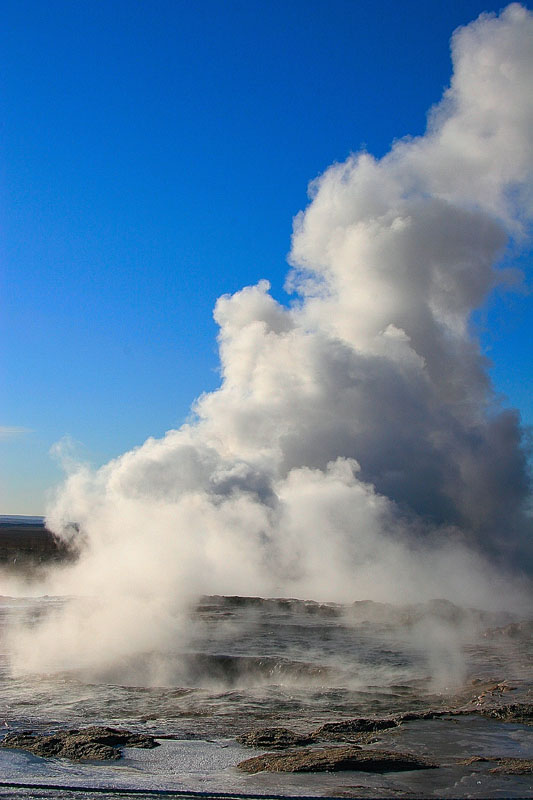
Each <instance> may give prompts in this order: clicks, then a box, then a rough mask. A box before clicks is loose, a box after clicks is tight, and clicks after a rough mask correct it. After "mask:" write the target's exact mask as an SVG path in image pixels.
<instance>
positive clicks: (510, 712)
mask: <svg viewBox="0 0 533 800" xmlns="http://www.w3.org/2000/svg"><path fill="white" fill-rule="evenodd" d="M479 713H480V714H481V715H482V716H483V717H489V719H499V720H501V721H502V722H521V723H522V724H524V725H533V703H508V704H507V705H502V706H493V707H492V708H482V709H479Z"/></svg>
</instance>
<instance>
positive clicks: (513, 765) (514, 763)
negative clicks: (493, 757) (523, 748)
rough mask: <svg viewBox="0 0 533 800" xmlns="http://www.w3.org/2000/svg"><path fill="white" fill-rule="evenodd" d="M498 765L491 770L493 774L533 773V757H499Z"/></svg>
mask: <svg viewBox="0 0 533 800" xmlns="http://www.w3.org/2000/svg"><path fill="white" fill-rule="evenodd" d="M497 761H498V763H497V766H496V767H493V768H492V769H490V770H489V772H491V773H492V774H493V775H532V774H533V758H499V759H498V760H497Z"/></svg>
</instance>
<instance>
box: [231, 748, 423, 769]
mask: <svg viewBox="0 0 533 800" xmlns="http://www.w3.org/2000/svg"><path fill="white" fill-rule="evenodd" d="M437 766H438V764H435V763H433V762H431V761H428V760H427V759H425V758H419V757H418V756H413V755H411V754H410V753H395V752H391V751H387V750H363V749H361V748H358V747H356V746H353V745H352V746H351V747H326V748H321V749H319V750H314V749H310V748H306V749H303V750H291V751H289V752H286V753H265V754H264V755H262V756H256V757H255V758H249V759H247V760H246V761H241V763H240V764H238V767H239V769H241V770H242V771H243V772H248V773H251V774H254V773H256V772H263V771H266V772H338V771H340V770H354V771H360V772H398V771H400V770H411V769H433V768H435V767H437Z"/></svg>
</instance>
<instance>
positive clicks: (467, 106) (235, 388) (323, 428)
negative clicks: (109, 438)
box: [14, 4, 533, 667]
mask: <svg viewBox="0 0 533 800" xmlns="http://www.w3.org/2000/svg"><path fill="white" fill-rule="evenodd" d="M532 42H533V15H531V14H530V13H528V12H527V11H526V10H525V9H524V8H522V7H521V6H519V5H517V4H513V5H511V6H509V7H508V8H507V9H505V10H504V11H503V12H502V13H501V15H500V16H499V17H495V16H492V15H491V16H488V15H482V16H481V17H480V18H479V19H478V20H477V21H475V22H473V23H472V24H470V25H469V26H467V27H465V28H462V29H460V30H458V31H456V33H455V34H454V36H453V40H452V54H453V64H454V73H453V78H452V81H451V85H450V88H449V89H448V90H447V91H446V92H445V93H444V96H443V99H442V101H441V102H440V104H439V105H438V106H436V107H435V108H434V109H432V111H431V112H430V115H429V123H428V129H427V132H426V133H425V135H424V136H422V137H419V138H415V139H406V140H402V141H399V142H397V143H395V144H394V146H393V147H392V149H391V151H390V153H389V154H388V155H386V156H385V157H384V158H382V159H381V160H376V159H374V158H373V157H372V156H371V155H370V154H368V153H359V154H357V155H353V156H351V157H350V158H349V159H348V160H347V161H346V162H344V163H342V164H334V165H333V166H332V167H330V168H329V169H328V170H326V172H325V173H324V174H323V175H322V176H320V177H319V178H318V179H317V180H316V181H314V182H313V183H312V184H311V188H310V196H311V202H310V205H309V206H308V208H307V209H306V210H305V211H304V212H301V213H300V214H299V215H298V216H297V217H296V220H295V225H294V236H293V241H292V249H291V254H290V261H291V264H292V266H293V269H292V271H291V273H290V275H289V277H288V286H289V288H290V289H292V290H293V291H294V292H296V296H297V300H296V301H295V302H294V304H293V305H292V307H291V308H286V307H284V306H282V305H280V304H278V303H277V302H276V301H275V300H274V299H273V298H272V297H271V296H270V294H269V284H268V282H267V281H261V282H260V283H259V284H258V285H257V286H251V287H246V288H244V289H242V290H241V291H240V292H237V293H236V294H235V295H233V296H224V297H221V298H220V299H219V300H218V302H217V305H216V309H215V318H216V321H217V322H218V324H219V326H220V334H219V345H220V360H221V374H222V383H221V386H220V388H219V389H218V390H217V391H215V392H212V393H210V394H205V395H203V396H202V397H200V399H199V400H198V401H197V402H196V404H195V406H194V411H195V415H196V418H195V420H194V422H191V423H189V424H187V425H184V426H183V427H182V428H180V429H179V430H173V431H169V432H168V433H167V434H166V436H165V437H164V438H163V439H161V440H155V439H149V440H148V441H147V442H145V444H144V445H142V446H141V447H139V448H137V449H135V450H132V451H131V452H128V453H125V454H124V455H123V456H121V457H120V458H117V459H116V460H114V461H112V462H110V463H109V464H107V465H106V466H104V467H102V468H101V469H99V470H97V471H92V470H90V469H88V468H86V467H84V466H74V467H73V468H72V469H71V472H70V474H69V475H68V478H67V480H66V482H65V484H64V486H63V487H62V489H61V491H60V492H59V494H58V497H57V501H56V503H55V505H54V507H53V508H51V509H50V511H49V515H48V525H49V527H51V528H52V529H53V530H54V531H55V532H56V533H57V534H58V535H59V536H68V535H69V534H68V528H66V527H65V524H66V523H67V522H68V521H72V520H75V521H76V522H77V523H78V524H79V526H80V531H81V534H82V538H83V543H82V553H81V558H80V560H79V562H78V563H77V564H76V565H74V566H71V567H69V568H66V569H64V570H62V571H61V573H60V574H57V575H55V576H51V579H50V581H51V582H50V585H49V590H50V591H55V592H57V591H62V592H67V593H72V594H78V595H79V594H80V593H81V594H85V595H89V596H91V597H92V598H96V599H95V600H94V601H93V602H92V603H91V605H90V606H87V605H84V606H79V605H71V606H70V607H69V608H68V609H67V611H62V612H61V614H60V615H59V616H57V617H56V618H54V619H52V620H51V621H50V622H49V623H47V624H46V625H44V626H42V627H41V628H39V629H37V630H33V631H32V632H31V635H30V636H29V635H28V634H27V633H26V632H20V631H19V632H18V634H17V636H16V637H15V638H14V649H15V652H16V653H17V654H18V660H19V663H20V664H22V663H24V664H26V665H28V664H30V666H31V664H32V661H31V657H30V654H31V653H34V654H35V663H34V664H33V666H37V664H39V665H42V663H43V659H44V660H45V661H47V663H48V664H49V666H50V667H64V666H71V665H72V666H73V665H75V664H79V663H83V664H89V665H90V664H91V663H92V664H97V663H101V662H102V661H108V662H110V663H112V662H113V661H116V660H117V659H119V658H120V657H121V656H123V655H130V654H134V653H138V652H146V651H149V650H156V649H158V648H164V647H165V646H166V644H168V642H169V641H170V640H171V639H172V637H175V636H176V630H177V627H176V626H177V625H178V624H179V623H178V622H177V620H178V619H182V623H183V627H182V628H180V631H181V634H180V635H183V636H186V635H187V623H186V622H184V619H185V617H184V616H183V612H184V610H185V609H186V607H187V604H188V603H189V602H190V601H191V600H192V598H194V597H195V596H197V595H199V594H202V593H205V594H207V593H218V594H241V595H249V594H252V595H259V594H260V595H263V596H291V595H293V596H294V595H296V596H301V597H302V596H303V597H313V598H315V599H326V600H334V601H353V600H355V599H366V598H372V599H374V600H386V601H394V602H413V601H417V600H423V599H427V598H430V597H436V596H437V597H445V598H449V599H453V600H454V601H455V602H460V603H464V604H467V605H480V606H484V607H489V606H495V605H498V604H503V602H504V601H502V597H504V598H505V602H506V603H507V604H509V605H510V606H513V605H515V606H516V605H519V604H520V602H523V601H521V600H520V596H521V595H520V592H521V587H520V580H519V579H518V578H516V577H515V578H513V581H512V582H511V581H510V580H509V577H508V576H509V574H511V572H512V570H513V569H514V568H515V567H516V565H517V564H520V565H521V567H522V568H523V567H526V569H527V568H528V565H529V566H530V565H531V545H530V541H531V520H530V519H528V517H527V513H526V502H527V499H528V495H529V491H530V486H529V477H528V471H527V453H526V452H525V449H524V445H523V434H522V431H521V428H520V422H519V417H518V414H517V413H516V412H514V411H508V410H503V411H502V410H501V409H500V408H499V407H498V403H497V400H496V399H495V396H494V394H493V390H492V388H491V385H490V380H489V378H488V375H487V364H486V361H485V359H484V357H483V355H482V354H481V352H480V347H479V343H478V341H477V340H476V338H475V337H474V336H473V335H472V332H471V330H470V327H469V319H470V315H471V312H472V311H473V310H474V309H476V308H477V307H478V306H480V304H482V303H483V302H484V300H485V298H486V297H487V295H488V293H490V292H491V290H492V289H494V287H495V286H497V285H498V284H502V283H506V282H512V281H516V280H517V275H516V274H515V273H513V272H512V271H510V270H504V269H498V268H497V264H498V262H499V261H500V260H501V257H502V255H503V252H504V248H505V247H506V245H507V244H508V242H509V241H510V239H511V240H513V239H514V240H518V241H520V240H522V239H523V238H524V236H525V235H527V230H528V224H529V222H530V220H531V211H532V210H533V202H532V200H533V197H532V192H531V187H532V182H531V177H532V160H533V156H532V154H533V148H532V142H531V131H532V130H533V96H532V93H531V84H530V76H531V74H532V68H533V51H532ZM528 559H529V560H528ZM510 587H512V588H510ZM180 615H181V616H180Z"/></svg>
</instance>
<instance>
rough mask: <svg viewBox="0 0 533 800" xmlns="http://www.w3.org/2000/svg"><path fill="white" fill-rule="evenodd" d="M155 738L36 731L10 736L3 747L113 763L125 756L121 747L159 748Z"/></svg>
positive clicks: (115, 732) (103, 731) (110, 731)
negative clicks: (38, 732) (39, 732)
mask: <svg viewBox="0 0 533 800" xmlns="http://www.w3.org/2000/svg"><path fill="white" fill-rule="evenodd" d="M157 746H158V743H157V742H156V741H155V739H153V738H152V737H151V736H145V735H144V734H142V733H131V732H130V731H125V730H119V729H115V728H105V727H91V728H84V729H83V730H67V731H58V732H57V733H54V734H37V733H33V732H32V731H23V732H22V733H8V734H7V736H5V738H4V739H3V740H2V741H1V742H0V747H8V748H13V749H20V750H27V751H28V752H30V753H33V754H34V755H36V756H41V757H42V758H69V759H71V760H72V761H109V760H116V759H118V758H121V757H122V753H121V751H120V749H119V748H120V747H144V748H152V747H157Z"/></svg>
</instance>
